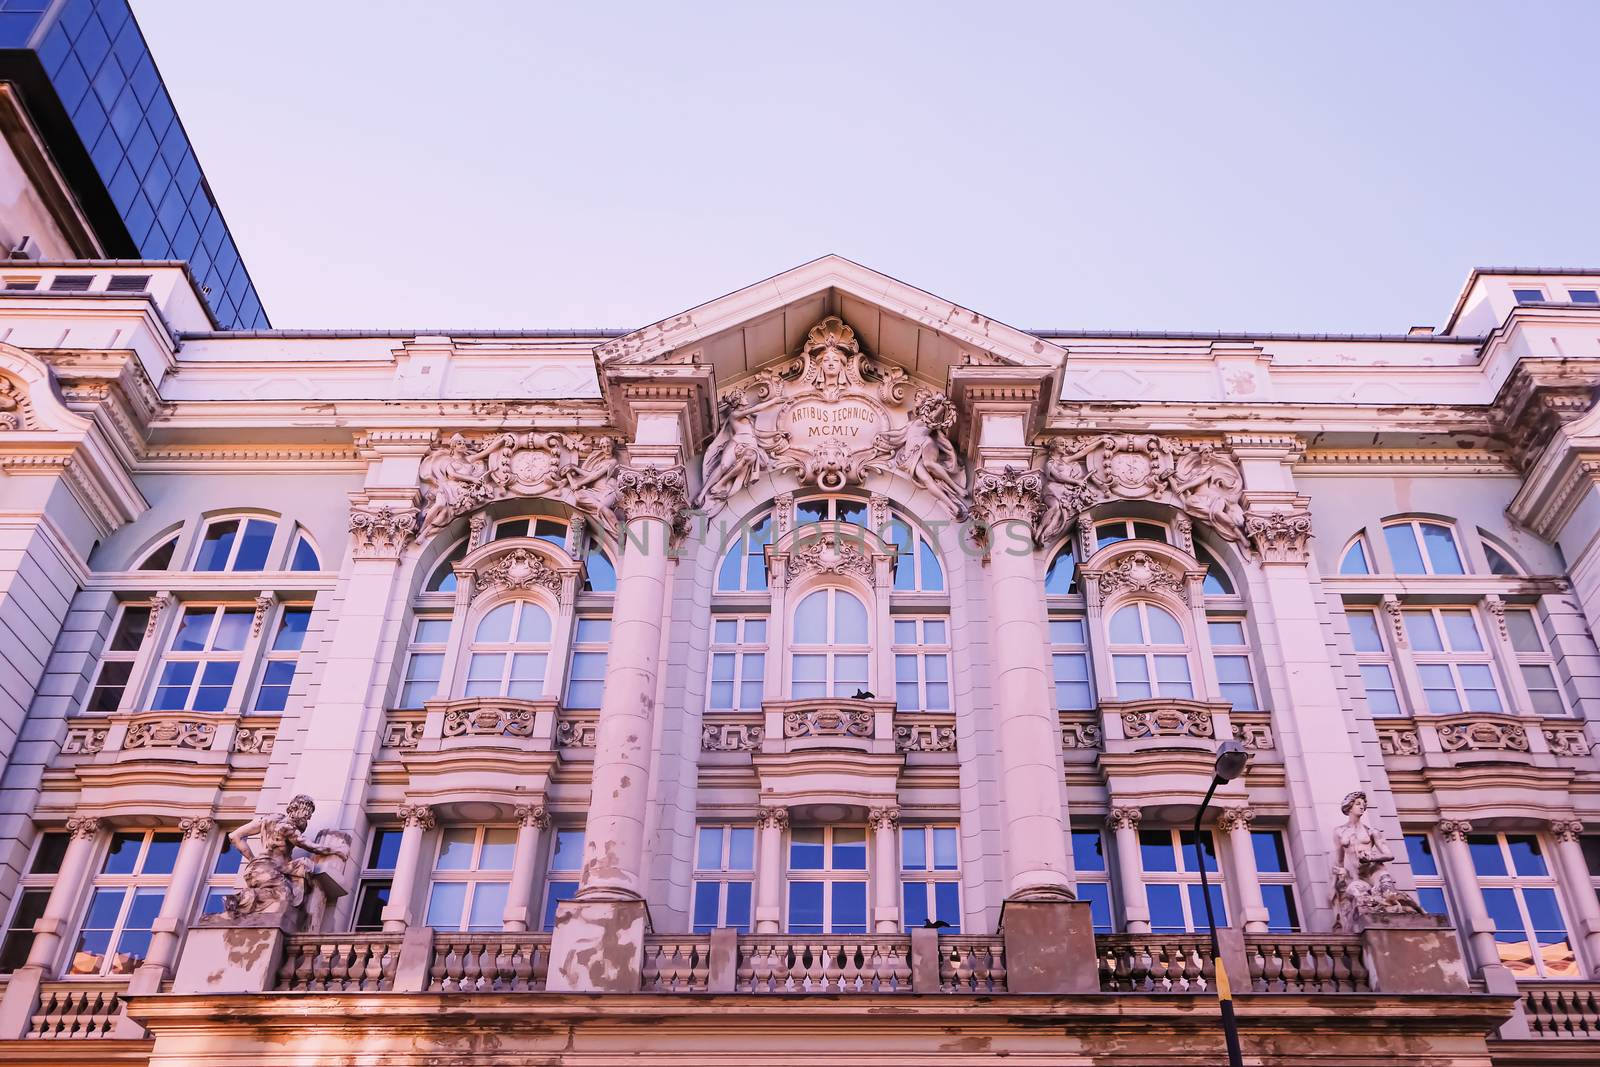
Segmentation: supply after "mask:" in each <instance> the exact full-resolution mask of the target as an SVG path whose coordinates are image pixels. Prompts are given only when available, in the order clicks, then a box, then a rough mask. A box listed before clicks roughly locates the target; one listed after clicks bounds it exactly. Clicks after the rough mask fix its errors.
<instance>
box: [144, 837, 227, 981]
mask: <svg viewBox="0 0 1600 1067" xmlns="http://www.w3.org/2000/svg"><path fill="white" fill-rule="evenodd" d="M178 826H179V828H180V829H181V830H182V831H183V843H182V844H180V845H179V846H178V858H177V862H175V863H174V864H173V866H172V877H171V879H170V880H169V881H168V882H167V895H166V896H165V897H164V898H162V901H161V913H160V914H159V915H158V916H157V917H156V926H155V933H154V934H153V935H151V938H150V951H149V952H147V953H146V954H145V959H144V962H145V964H146V966H149V965H155V966H158V967H161V968H163V969H164V970H167V971H170V970H171V969H172V965H173V963H174V962H175V961H176V960H177V958H178V943H179V942H180V941H181V940H182V939H183V931H184V929H185V925H186V923H187V920H188V918H189V908H190V906H191V905H192V904H193V902H194V894H195V889H196V888H197V887H198V885H199V883H200V879H201V877H203V871H202V870H201V866H202V865H203V864H204V863H205V859H206V854H207V853H208V852H209V851H210V845H211V831H212V830H213V829H215V828H216V823H215V822H213V821H212V820H211V819H204V818H200V819H183V820H181V821H180V822H179V823H178Z"/></svg>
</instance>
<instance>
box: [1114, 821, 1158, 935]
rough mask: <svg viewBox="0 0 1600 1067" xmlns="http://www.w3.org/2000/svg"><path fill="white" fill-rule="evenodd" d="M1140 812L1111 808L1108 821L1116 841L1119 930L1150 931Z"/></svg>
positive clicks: (1140, 932) (1139, 932)
mask: <svg viewBox="0 0 1600 1067" xmlns="http://www.w3.org/2000/svg"><path fill="white" fill-rule="evenodd" d="M1139 817H1140V814H1139V809H1138V808H1112V809H1111V816H1110V818H1109V819H1108V820H1107V822H1108V825H1109V826H1110V827H1111V831H1112V833H1113V834H1115V835H1116V841H1117V889H1118V895H1119V896H1120V897H1121V898H1122V929H1123V930H1124V931H1125V932H1126V933H1130V934H1148V933H1149V932H1150V900H1149V898H1148V897H1147V896H1146V895H1145V891H1144V865H1143V864H1142V863H1141V862H1140V861H1139Z"/></svg>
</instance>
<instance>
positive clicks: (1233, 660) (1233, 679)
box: [1207, 619, 1261, 711]
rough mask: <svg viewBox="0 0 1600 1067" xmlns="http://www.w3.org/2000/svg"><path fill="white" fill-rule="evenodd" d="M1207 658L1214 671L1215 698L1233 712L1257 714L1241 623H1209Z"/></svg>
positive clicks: (1256, 702)
mask: <svg viewBox="0 0 1600 1067" xmlns="http://www.w3.org/2000/svg"><path fill="white" fill-rule="evenodd" d="M1207 627H1208V629H1209V631H1210V634H1211V658H1212V661H1213V662H1214V663H1215V664H1216V667H1217V690H1218V696H1220V697H1221V698H1222V699H1223V700H1226V701H1228V702H1229V703H1231V704H1232V705H1233V710H1234V711H1259V710H1261V704H1260V702H1259V701H1257V700H1256V683H1255V676H1254V675H1253V674H1251V672H1250V646H1249V645H1248V644H1247V643H1246V641H1245V636H1244V621H1243V620H1242V619H1211V620H1209V622H1208V624H1207Z"/></svg>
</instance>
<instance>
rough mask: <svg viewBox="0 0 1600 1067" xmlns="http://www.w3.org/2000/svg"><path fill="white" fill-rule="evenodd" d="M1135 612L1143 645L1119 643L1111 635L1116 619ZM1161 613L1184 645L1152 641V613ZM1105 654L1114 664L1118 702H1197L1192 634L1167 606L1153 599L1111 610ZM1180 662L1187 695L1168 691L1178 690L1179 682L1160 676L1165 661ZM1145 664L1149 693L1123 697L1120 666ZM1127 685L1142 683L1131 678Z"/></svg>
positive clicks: (1112, 671) (1123, 603)
mask: <svg viewBox="0 0 1600 1067" xmlns="http://www.w3.org/2000/svg"><path fill="white" fill-rule="evenodd" d="M1130 608H1131V609H1134V610H1135V611H1137V612H1138V616H1139V633H1140V642H1139V643H1138V644H1125V643H1120V642H1117V641H1116V640H1115V639H1114V638H1113V637H1112V635H1111V628H1112V626H1113V625H1114V624H1115V621H1116V618H1117V616H1118V615H1120V614H1121V613H1122V612H1123V611H1125V610H1128V609H1130ZM1151 611H1160V612H1163V613H1164V614H1165V615H1166V616H1167V617H1168V618H1170V619H1171V620H1172V621H1173V622H1175V623H1176V624H1177V626H1178V633H1179V635H1180V636H1181V637H1182V638H1183V639H1184V643H1183V644H1181V645H1170V644H1166V645H1158V644H1156V643H1155V642H1154V641H1152V640H1151V637H1150V634H1151V632H1152V629H1151V626H1150V620H1149V612H1151ZM1105 635H1106V651H1107V654H1108V656H1109V657H1110V662H1111V678H1112V685H1113V687H1114V690H1115V692H1116V698H1117V699H1118V700H1151V699H1154V698H1156V697H1167V698H1170V699H1176V700H1193V699H1195V669H1194V666H1195V665H1194V658H1193V656H1192V655H1191V651H1192V647H1193V642H1192V641H1191V640H1190V639H1189V631H1188V630H1187V629H1186V628H1185V627H1184V624H1183V620H1182V619H1181V618H1179V617H1178V615H1177V614H1176V613H1175V612H1173V611H1172V610H1170V609H1169V608H1167V607H1166V606H1165V605H1162V604H1157V603H1155V602H1154V601H1151V600H1124V601H1123V602H1121V603H1119V604H1117V605H1116V607H1115V608H1114V609H1113V610H1111V611H1108V612H1107V613H1106V617H1105ZM1173 660H1181V661H1182V663H1183V669H1184V679H1183V683H1182V684H1183V685H1184V686H1186V687H1187V688H1188V692H1187V693H1184V692H1169V691H1168V687H1175V686H1177V685H1178V684H1179V683H1177V682H1175V681H1173V680H1171V679H1166V680H1163V679H1162V678H1161V675H1160V664H1161V663H1162V662H1163V661H1167V662H1171V661H1173ZM1135 661H1138V662H1142V664H1143V669H1144V672H1145V673H1144V680H1143V684H1145V685H1147V686H1149V688H1150V692H1149V694H1148V695H1146V696H1134V695H1128V696H1125V695H1123V692H1122V687H1123V684H1124V683H1123V681H1122V680H1121V678H1120V677H1119V674H1120V671H1119V669H1118V666H1117V665H1118V663H1132V662H1135ZM1127 684H1130V685H1137V684H1140V682H1139V680H1138V679H1130V680H1129V681H1128V683H1127Z"/></svg>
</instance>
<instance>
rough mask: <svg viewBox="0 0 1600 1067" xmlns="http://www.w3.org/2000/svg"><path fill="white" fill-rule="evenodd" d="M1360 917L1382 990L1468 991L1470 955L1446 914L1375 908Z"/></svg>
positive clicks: (1370, 965)
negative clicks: (1377, 911)
mask: <svg viewBox="0 0 1600 1067" xmlns="http://www.w3.org/2000/svg"><path fill="white" fill-rule="evenodd" d="M1358 921H1359V923H1360V933H1361V950H1362V954H1363V955H1364V956H1366V962H1367V973H1368V974H1369V975H1371V982H1372V988H1373V989H1374V990H1376V991H1377V992H1379V993H1465V992H1466V991H1467V988H1468V981H1469V975H1468V973H1467V961H1466V960H1465V959H1463V958H1462V956H1461V944H1460V942H1459V941H1458V940H1457V939H1456V932H1455V931H1454V930H1452V929H1451V928H1450V925H1449V920H1447V919H1446V918H1445V917H1444V916H1442V915H1411V914H1405V915H1384V914H1371V915H1363V916H1361V917H1360V918H1359V920H1358Z"/></svg>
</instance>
